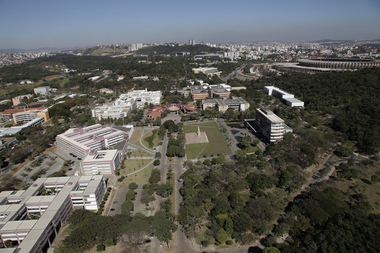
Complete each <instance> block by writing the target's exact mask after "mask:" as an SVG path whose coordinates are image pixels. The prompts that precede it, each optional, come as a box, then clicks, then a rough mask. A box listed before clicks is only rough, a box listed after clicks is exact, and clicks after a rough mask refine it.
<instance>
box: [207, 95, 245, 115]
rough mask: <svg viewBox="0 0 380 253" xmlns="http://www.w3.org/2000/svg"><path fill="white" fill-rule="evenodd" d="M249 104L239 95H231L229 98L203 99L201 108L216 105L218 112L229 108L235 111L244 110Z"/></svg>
mask: <svg viewBox="0 0 380 253" xmlns="http://www.w3.org/2000/svg"><path fill="white" fill-rule="evenodd" d="M249 106H250V104H249V103H248V102H247V101H246V100H245V99H244V98H241V97H232V98H231V99H226V98H224V99H205V100H202V108H203V110H206V109H207V108H215V107H217V108H218V110H219V111H220V112H225V111H227V110H228V109H229V108H232V109H234V110H235V111H245V110H248V109H249Z"/></svg>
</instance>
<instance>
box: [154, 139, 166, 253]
mask: <svg viewBox="0 0 380 253" xmlns="http://www.w3.org/2000/svg"><path fill="white" fill-rule="evenodd" d="M167 146H168V136H167V134H166V133H165V137H164V140H163V142H162V145H161V146H160V147H158V150H159V152H160V153H161V160H160V161H161V163H160V168H161V179H160V184H164V183H165V182H166V173H167V157H166V149H167ZM155 197H156V200H155V202H154V213H156V212H157V211H159V210H160V204H161V201H162V197H161V196H158V195H157V194H156V196H155ZM151 249H152V251H151V252H152V253H160V252H161V251H162V246H160V241H159V240H158V239H157V237H153V239H152V243H151Z"/></svg>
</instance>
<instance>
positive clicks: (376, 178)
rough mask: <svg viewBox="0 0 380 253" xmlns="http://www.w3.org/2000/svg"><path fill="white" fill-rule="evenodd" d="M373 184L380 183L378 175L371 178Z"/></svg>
mask: <svg viewBox="0 0 380 253" xmlns="http://www.w3.org/2000/svg"><path fill="white" fill-rule="evenodd" d="M371 181H372V183H374V184H375V183H378V182H379V181H380V177H379V176H378V175H372V176H371Z"/></svg>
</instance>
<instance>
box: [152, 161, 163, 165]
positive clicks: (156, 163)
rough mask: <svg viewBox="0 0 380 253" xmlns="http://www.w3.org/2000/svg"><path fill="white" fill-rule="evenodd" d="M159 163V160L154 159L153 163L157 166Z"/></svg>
mask: <svg viewBox="0 0 380 253" xmlns="http://www.w3.org/2000/svg"><path fill="white" fill-rule="evenodd" d="M160 163H161V162H160V160H154V162H153V165H154V166H158V165H160Z"/></svg>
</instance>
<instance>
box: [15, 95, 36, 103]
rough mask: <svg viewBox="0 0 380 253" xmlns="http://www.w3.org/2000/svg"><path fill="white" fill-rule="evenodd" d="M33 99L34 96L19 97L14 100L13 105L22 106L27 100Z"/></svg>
mask: <svg viewBox="0 0 380 253" xmlns="http://www.w3.org/2000/svg"><path fill="white" fill-rule="evenodd" d="M32 97H33V94H27V95H21V96H17V97H14V98H12V103H13V105H14V106H16V105H19V104H21V103H22V102H23V100H24V99H25V98H26V99H30V98H32Z"/></svg>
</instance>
